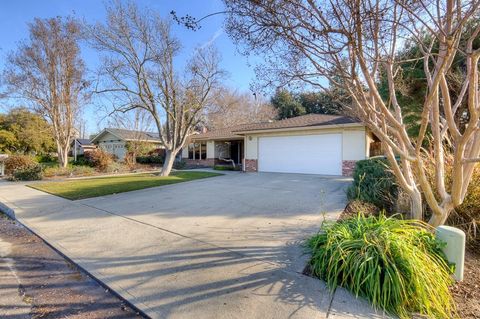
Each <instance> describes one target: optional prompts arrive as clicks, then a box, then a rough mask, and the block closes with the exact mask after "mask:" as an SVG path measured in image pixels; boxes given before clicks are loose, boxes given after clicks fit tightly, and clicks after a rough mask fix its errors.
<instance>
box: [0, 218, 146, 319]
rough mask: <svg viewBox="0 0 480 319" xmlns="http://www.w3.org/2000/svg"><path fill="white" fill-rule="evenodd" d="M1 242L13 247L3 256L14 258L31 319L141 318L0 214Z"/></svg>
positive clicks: (5, 270)
mask: <svg viewBox="0 0 480 319" xmlns="http://www.w3.org/2000/svg"><path fill="white" fill-rule="evenodd" d="M0 239H1V240H3V241H4V242H9V243H10V244H11V245H12V246H11V252H10V253H9V255H8V256H5V257H9V258H11V259H13V268H14V272H15V274H16V276H17V277H18V279H19V283H20V285H19V289H18V293H19V295H20V296H21V298H22V299H23V301H24V302H25V303H27V304H29V305H30V306H31V311H30V318H75V319H86V318H88V319H97V318H98V319H100V318H115V319H123V318H125V319H126V318H143V317H142V316H140V315H139V314H138V313H136V312H135V310H133V309H132V308H130V307H128V306H127V305H126V304H124V302H123V301H122V300H120V299H119V298H117V297H116V296H115V295H113V294H112V293H111V292H109V291H108V290H107V289H105V288H103V287H102V286H101V285H100V284H98V283H97V282H96V281H95V280H93V279H92V278H90V277H89V276H87V275H86V274H84V273H83V272H81V271H80V270H79V269H78V268H77V267H76V266H75V265H73V264H71V263H69V262H68V261H66V260H65V259H64V258H63V257H62V256H60V255H59V254H58V253H56V252H55V251H54V250H53V249H51V248H50V247H49V246H47V245H46V244H45V243H44V242H43V241H42V240H41V239H40V238H39V237H37V236H36V235H34V234H32V233H31V232H30V231H28V230H27V229H26V228H24V227H23V226H21V225H20V224H18V223H17V222H15V221H12V220H10V219H7V218H4V217H3V215H1V214H0ZM7 271H11V270H10V269H6V268H0V275H1V274H2V272H7ZM0 304H2V300H0ZM19 306H20V305H19Z"/></svg>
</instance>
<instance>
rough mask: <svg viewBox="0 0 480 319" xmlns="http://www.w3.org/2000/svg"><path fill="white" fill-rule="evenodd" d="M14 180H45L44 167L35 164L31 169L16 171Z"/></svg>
mask: <svg viewBox="0 0 480 319" xmlns="http://www.w3.org/2000/svg"><path fill="white" fill-rule="evenodd" d="M12 176H13V180H16V181H38V180H41V179H42V178H43V175H42V166H40V165H39V164H33V165H31V166H29V167H25V168H21V169H16V170H15V171H13V175H12Z"/></svg>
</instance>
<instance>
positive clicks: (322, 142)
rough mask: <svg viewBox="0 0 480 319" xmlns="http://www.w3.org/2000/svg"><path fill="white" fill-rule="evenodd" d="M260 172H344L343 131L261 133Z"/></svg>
mask: <svg viewBox="0 0 480 319" xmlns="http://www.w3.org/2000/svg"><path fill="white" fill-rule="evenodd" d="M258 143H259V144H258V170H259V171H260V172H280V173H304V174H325V175H341V174H342V135H341V134H321V135H301V136H273V137H261V138H259V142H258Z"/></svg>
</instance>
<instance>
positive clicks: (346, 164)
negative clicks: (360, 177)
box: [342, 161, 357, 176]
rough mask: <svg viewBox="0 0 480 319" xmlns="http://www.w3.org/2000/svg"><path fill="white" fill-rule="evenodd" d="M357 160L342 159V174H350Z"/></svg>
mask: <svg viewBox="0 0 480 319" xmlns="http://www.w3.org/2000/svg"><path fill="white" fill-rule="evenodd" d="M356 162H357V161H342V175H343V176H352V175H353V170H354V169H355V163H356Z"/></svg>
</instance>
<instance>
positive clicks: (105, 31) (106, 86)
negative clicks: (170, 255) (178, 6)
mask: <svg viewBox="0 0 480 319" xmlns="http://www.w3.org/2000/svg"><path fill="white" fill-rule="evenodd" d="M85 31H86V37H87V38H88V39H89V42H90V43H91V45H92V46H93V48H95V49H97V50H98V51H99V52H101V53H102V54H103V60H102V63H101V67H100V74H99V79H100V81H99V83H98V87H97V89H96V92H97V93H104V94H108V95H110V97H112V98H113V99H114V100H115V101H116V103H115V110H114V111H118V112H129V111H132V110H135V109H138V108H139V109H143V110H145V111H146V112H148V113H149V114H150V115H151V117H152V119H153V122H154V125H155V127H156V129H157V131H158V134H159V138H160V141H161V142H162V144H163V145H164V147H165V161H164V164H163V168H162V171H161V173H160V174H161V175H162V176H167V175H169V174H170V171H171V169H172V166H173V163H174V160H175V156H176V155H177V153H178V152H179V151H180V150H181V149H182V148H183V147H184V146H185V144H186V142H187V140H188V137H189V136H190V135H191V134H193V132H194V128H195V127H196V126H197V124H198V123H199V122H200V121H201V120H202V116H201V115H202V113H203V112H202V111H203V109H204V108H205V106H206V105H208V104H209V103H210V102H211V100H212V98H213V95H214V92H215V90H214V88H215V87H216V86H217V85H218V83H219V80H220V79H221V78H222V76H223V75H224V74H223V72H222V70H221V69H220V68H219V61H220V58H219V54H218V52H217V51H216V50H215V49H214V48H213V47H210V46H206V47H201V48H198V49H197V50H195V52H193V54H192V58H191V59H190V61H189V62H188V63H187V65H186V69H185V72H183V73H180V72H178V70H177V69H176V66H175V63H174V62H175V58H176V57H177V55H178V54H179V52H180V48H181V45H180V42H179V40H178V39H177V38H175V37H174V36H173V34H172V30H171V22H170V21H169V20H166V19H164V18H162V17H161V16H160V15H159V14H158V13H157V12H155V11H153V10H146V9H143V10H142V9H140V8H138V7H137V6H136V5H135V4H134V3H133V2H129V3H127V4H122V3H121V2H114V3H113V4H112V5H110V6H107V19H106V22H105V23H97V24H95V25H89V26H88V25H87V26H86V27H85Z"/></svg>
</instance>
